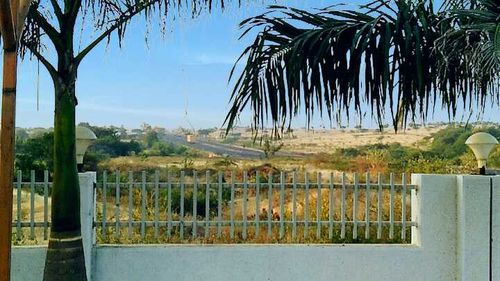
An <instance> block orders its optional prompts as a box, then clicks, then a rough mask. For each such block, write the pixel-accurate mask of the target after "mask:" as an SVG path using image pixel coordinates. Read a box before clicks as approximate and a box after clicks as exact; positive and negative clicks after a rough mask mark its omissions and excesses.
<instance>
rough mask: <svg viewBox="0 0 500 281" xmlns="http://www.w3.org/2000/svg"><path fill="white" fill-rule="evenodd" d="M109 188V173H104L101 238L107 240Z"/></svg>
mask: <svg viewBox="0 0 500 281" xmlns="http://www.w3.org/2000/svg"><path fill="white" fill-rule="evenodd" d="M107 188H108V173H107V172H106V171H103V172H102V195H101V200H102V221H101V237H102V239H106V223H107V213H106V211H107V197H106V196H107Z"/></svg>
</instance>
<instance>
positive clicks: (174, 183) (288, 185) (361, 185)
mask: <svg viewBox="0 0 500 281" xmlns="http://www.w3.org/2000/svg"><path fill="white" fill-rule="evenodd" d="M105 183H106V186H107V187H108V186H109V187H110V188H112V186H111V185H113V184H115V183H116V182H115V181H106V182H105ZM119 183H121V184H123V185H125V186H127V187H133V188H141V187H142V186H144V185H146V186H147V187H152V186H156V185H158V186H159V187H160V188H162V187H167V186H168V185H171V186H172V187H175V186H181V185H184V186H186V187H189V186H193V185H194V183H193V182H183V183H180V182H178V181H171V182H140V181H134V182H129V181H120V182H119ZM197 184H198V185H204V186H206V185H207V183H199V182H198V183H197ZM208 184H209V185H211V186H217V185H219V184H220V183H218V182H210V183H208ZM222 184H223V185H227V186H234V187H235V188H242V187H245V186H247V187H255V186H257V185H259V186H260V187H263V188H265V187H267V186H269V185H270V184H269V183H268V182H259V183H256V182H223V183H222ZM271 185H272V186H273V187H276V186H278V187H279V186H281V185H283V186H284V187H286V188H292V187H294V186H295V187H298V188H304V187H306V186H308V187H309V188H318V186H319V187H321V188H330V187H332V188H342V187H345V188H347V189H353V188H355V187H359V188H366V187H369V188H371V189H377V188H378V187H381V188H382V189H390V188H391V187H394V188H395V189H403V188H405V187H406V189H408V190H411V189H418V185H414V184H399V183H398V184H389V183H385V184H378V183H370V184H366V183H359V184H353V183H348V184H347V183H346V184H342V183H332V184H331V183H316V182H308V183H304V182H300V183H291V182H286V183H280V182H273V183H272V184H271ZM102 186H103V182H102V180H101V181H98V182H97V187H98V188H102Z"/></svg>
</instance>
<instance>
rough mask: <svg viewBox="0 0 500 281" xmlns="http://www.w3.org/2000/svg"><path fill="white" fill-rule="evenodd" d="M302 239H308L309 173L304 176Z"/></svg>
mask: <svg viewBox="0 0 500 281" xmlns="http://www.w3.org/2000/svg"><path fill="white" fill-rule="evenodd" d="M304 183H305V190H304V239H307V238H308V237H309V173H307V172H305V174H304Z"/></svg>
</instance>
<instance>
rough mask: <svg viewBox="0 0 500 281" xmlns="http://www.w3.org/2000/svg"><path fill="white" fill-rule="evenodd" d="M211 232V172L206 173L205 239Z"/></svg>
mask: <svg viewBox="0 0 500 281" xmlns="http://www.w3.org/2000/svg"><path fill="white" fill-rule="evenodd" d="M209 232H210V171H207V172H206V173H205V238H208V235H209Z"/></svg>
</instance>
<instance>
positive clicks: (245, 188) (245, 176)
mask: <svg viewBox="0 0 500 281" xmlns="http://www.w3.org/2000/svg"><path fill="white" fill-rule="evenodd" d="M247 198H248V173H247V171H244V172H243V234H242V237H243V240H246V239H247V211H248V210H247Z"/></svg>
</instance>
